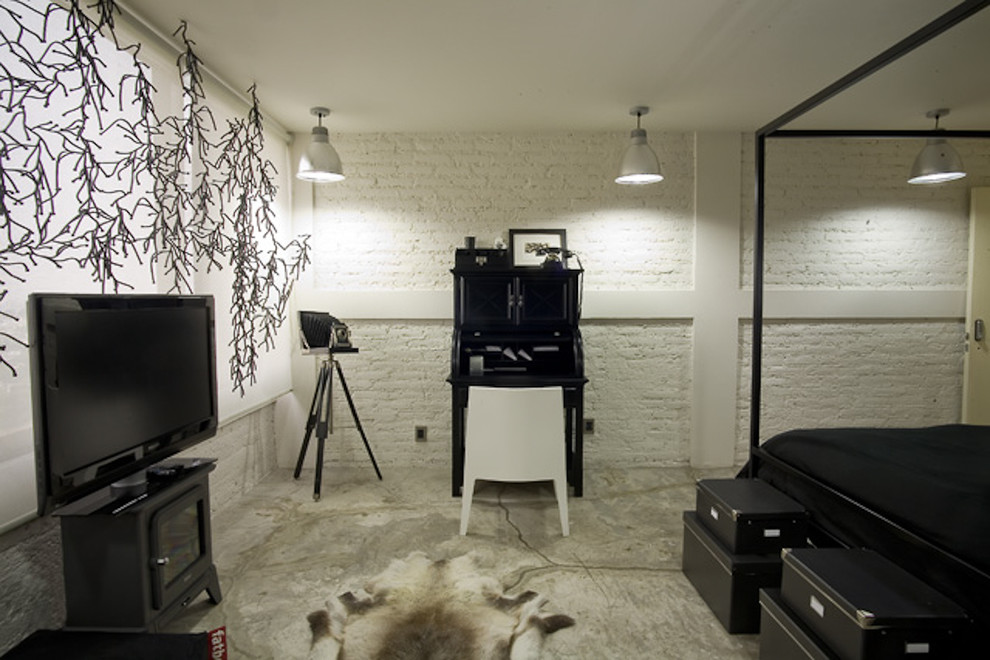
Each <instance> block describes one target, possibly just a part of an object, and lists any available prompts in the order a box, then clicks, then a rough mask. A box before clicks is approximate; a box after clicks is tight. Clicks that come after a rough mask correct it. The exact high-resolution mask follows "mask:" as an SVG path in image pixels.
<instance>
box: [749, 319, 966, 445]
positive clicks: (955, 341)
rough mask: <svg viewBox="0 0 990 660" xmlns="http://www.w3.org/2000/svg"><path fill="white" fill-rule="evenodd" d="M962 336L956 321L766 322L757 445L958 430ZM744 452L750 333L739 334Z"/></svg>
mask: <svg viewBox="0 0 990 660" xmlns="http://www.w3.org/2000/svg"><path fill="white" fill-rule="evenodd" d="M963 335H964V328H963V324H962V323H961V322H956V321H944V320H937V321H926V320H905V321H898V320H889V321H869V320H862V321H853V320H838V321H813V320H811V321H768V322H767V323H765V324H764V327H763V369H762V372H761V373H762V378H763V390H762V397H763V398H762V403H763V405H762V407H761V408H762V410H761V415H760V436H761V438H764V439H766V438H769V437H771V436H772V435H774V434H776V433H780V432H781V431H786V430H788V429H792V428H814V427H818V426H824V427H834V426H899V427H912V426H928V425H934V424H950V423H956V422H958V421H959V411H960V407H961V406H962V358H963V351H962V347H963V341H964V338H963ZM740 346H741V365H742V367H741V369H740V378H739V405H738V408H737V412H738V415H739V425H738V426H739V430H740V433H739V442H738V444H737V456H738V458H739V460H740V462H741V461H742V460H744V457H745V456H746V454H747V452H748V451H749V429H750V412H749V401H750V368H751V364H752V361H751V356H752V325H751V324H749V323H746V324H745V325H744V326H743V327H742V329H741V332H740Z"/></svg>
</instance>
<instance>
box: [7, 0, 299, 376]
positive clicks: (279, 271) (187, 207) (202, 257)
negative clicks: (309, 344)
mask: <svg viewBox="0 0 990 660" xmlns="http://www.w3.org/2000/svg"><path fill="white" fill-rule="evenodd" d="M119 13H120V10H119V8H118V7H117V5H116V4H115V2H114V1H113V0H95V2H94V3H93V4H91V5H89V6H87V7H86V8H85V10H84V8H83V7H82V6H81V5H80V2H79V0H68V1H67V2H65V3H62V4H56V3H55V2H50V3H48V4H44V3H42V2H40V1H39V0H6V1H5V2H4V4H3V7H2V8H0V222H2V225H0V230H2V231H0V314H2V315H4V316H6V317H8V318H11V319H13V318H15V316H14V314H13V313H11V312H9V311H6V310H5V309H4V307H5V306H9V305H10V301H8V300H6V299H7V297H8V294H9V292H10V288H9V287H10V285H11V283H12V282H13V281H17V282H20V283H25V282H28V281H29V278H30V274H31V271H32V270H33V269H35V268H37V267H38V266H39V265H43V264H45V265H51V266H55V267H58V268H61V267H63V266H65V265H67V264H74V265H76V266H78V267H79V268H81V269H83V270H84V271H86V272H89V273H90V276H91V277H92V279H93V281H95V282H97V283H98V284H99V285H100V287H101V290H103V291H114V292H118V291H120V290H122V289H131V288H133V287H132V286H131V285H130V284H128V283H127V282H126V281H124V280H123V279H122V277H121V276H120V275H119V273H120V271H121V264H122V263H123V262H124V261H126V260H128V259H136V260H137V261H138V262H139V263H140V262H142V261H143V258H145V257H146V259H147V262H148V267H149V268H150V269H151V272H152V276H154V273H155V272H157V271H161V272H162V273H164V275H163V277H166V278H168V291H169V292H171V293H191V292H193V275H194V274H195V273H196V272H197V271H198V270H200V269H205V270H206V271H207V272H209V271H211V270H212V269H214V268H216V269H222V268H223V267H225V266H228V267H230V268H231V269H232V272H233V276H234V286H233V287H232V292H231V300H230V305H231V307H230V309H231V314H232V318H233V324H234V328H233V340H232V341H231V350H232V357H231V359H230V373H231V380H232V382H233V388H234V390H235V391H240V393H241V394H242V395H243V394H244V386H245V384H246V383H250V384H253V383H254V382H255V374H256V369H257V363H256V360H257V357H258V349H259V348H262V349H265V350H270V349H271V348H272V347H273V346H274V339H275V334H276V332H277V330H278V329H279V327H280V326H281V324H282V323H283V321H284V319H285V317H286V307H287V303H288V298H289V294H290V293H291V290H292V285H293V283H294V282H295V281H296V280H297V279H298V277H299V275H300V274H301V272H302V270H303V269H304V268H305V267H306V266H307V265H308V263H309V237H308V236H301V237H298V238H295V239H293V240H291V241H288V242H285V243H283V242H280V241H279V238H278V236H277V231H276V224H275V212H274V208H273V201H274V199H275V197H276V194H277V192H278V186H277V184H276V183H275V176H276V175H277V172H276V170H275V167H274V165H272V163H271V162H270V161H268V160H266V159H265V158H264V157H263V155H262V151H263V148H264V132H263V119H262V115H261V112H260V103H259V101H258V98H257V95H256V93H255V88H254V87H253V86H252V87H251V88H250V89H249V90H248V92H249V94H250V101H251V107H250V108H249V110H248V113H247V116H246V117H245V118H242V119H236V120H228V127H227V130H226V132H225V133H224V134H223V135H222V136H221V137H219V138H216V137H214V136H215V135H216V134H217V132H218V131H217V127H216V122H215V121H214V118H213V113H212V111H211V109H210V107H209V105H208V104H207V99H206V94H205V92H204V90H203V76H202V71H201V67H200V60H199V58H198V57H197V55H196V52H195V50H194V45H195V44H194V42H193V41H192V40H191V39H190V38H189V37H188V36H187V31H188V27H187V25H186V24H185V23H184V22H183V23H181V24H180V26H179V28H178V29H177V30H176V31H175V36H177V37H178V38H179V39H180V40H181V42H182V45H183V50H182V52H180V54H179V56H178V58H177V61H176V64H177V68H178V75H179V80H180V84H181V86H182V92H183V99H184V101H183V102H184V106H185V107H184V108H183V112H182V115H181V116H169V117H165V118H162V119H159V117H158V116H157V114H156V111H155V107H154V103H153V101H152V94H153V91H154V90H153V87H152V85H151V82H150V80H149V78H148V75H147V67H146V65H145V64H143V63H142V62H141V60H140V58H139V51H140V45H139V44H132V45H122V44H121V43H120V42H119V41H118V39H117V35H116V33H115V31H114V17H115V16H116V15H118V14H119ZM91 16H95V18H91ZM101 37H106V38H107V39H108V40H109V41H110V42H111V44H112V46H113V47H114V48H116V49H117V51H118V52H123V53H127V54H129V61H130V67H129V70H128V71H127V72H125V73H124V74H123V75H122V76H120V77H119V80H116V79H115V80H107V78H106V76H107V66H106V64H105V63H104V62H103V60H102V58H101V56H100V52H99V47H98V46H99V44H98V42H99V40H100V38H101ZM53 102H54V103H56V105H58V104H59V103H61V104H63V105H64V104H66V103H67V104H68V106H69V107H68V109H67V110H65V111H63V112H61V113H54V112H52V111H50V110H49V111H47V112H44V111H39V108H40V109H48V108H49V106H50V105H51V104H52V103H53ZM107 145H113V147H109V146H107ZM121 145H124V146H121ZM67 194H68V195H71V198H72V202H73V203H72V204H71V206H72V208H71V210H70V211H69V212H67V211H66V210H65V205H64V201H63V202H62V203H57V202H58V200H64V198H65V196H66V195H67ZM0 339H3V340H10V341H15V342H18V343H21V344H23V343H24V341H23V339H21V338H19V337H15V336H13V335H11V334H9V333H3V335H2V336H0ZM6 350H7V347H6V344H0V365H3V366H4V367H6V371H8V372H9V373H10V374H11V375H12V376H16V375H17V373H16V371H15V369H14V367H13V365H12V364H11V363H10V362H9V361H8V360H7V359H5V351H6Z"/></svg>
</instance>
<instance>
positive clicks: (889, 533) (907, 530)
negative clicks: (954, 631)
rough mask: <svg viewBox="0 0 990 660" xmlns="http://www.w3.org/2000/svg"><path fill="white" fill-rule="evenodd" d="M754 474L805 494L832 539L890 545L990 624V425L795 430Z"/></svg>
mask: <svg viewBox="0 0 990 660" xmlns="http://www.w3.org/2000/svg"><path fill="white" fill-rule="evenodd" d="M747 472H748V473H749V474H751V475H752V476H755V477H758V478H760V479H762V480H764V481H766V482H768V483H770V484H771V485H773V486H774V487H776V488H777V489H778V490H781V491H783V492H785V493H787V494H788V495H790V496H791V497H793V498H794V499H796V500H798V501H799V502H801V503H802V504H803V505H804V506H805V507H806V508H807V509H808V510H809V512H810V513H811V516H812V526H813V529H814V530H815V532H816V533H817V534H818V535H819V540H820V542H822V543H823V544H827V543H836V544H839V545H844V546H847V547H863V548H870V549H873V550H875V551H877V552H879V553H881V554H882V555H884V556H886V557H887V558H888V559H891V560H892V561H894V562H896V563H898V564H900V565H901V566H902V567H904V568H906V569H907V570H909V571H911V572H913V573H914V574H915V575H918V576H919V577H921V578H922V579H923V580H925V581H926V582H928V583H929V584H930V585H931V586H933V587H935V588H936V589H938V590H939V591H941V592H942V593H944V594H945V595H946V596H948V597H950V598H952V599H953V600H955V601H956V603H958V604H959V605H960V606H961V607H963V608H964V609H965V610H966V611H967V612H968V613H969V614H970V616H971V617H972V618H973V620H974V621H975V622H976V623H977V624H978V625H977V626H976V628H982V629H984V630H986V629H990V426H968V425H958V424H957V425H948V426H935V427H929V428H910V429H893V428H836V429H808V430H794V431H787V432H785V433H781V434H779V435H776V436H774V437H773V438H771V439H769V440H767V441H766V442H764V443H763V444H762V445H760V446H759V447H757V448H754V449H753V458H752V460H751V463H750V466H749V469H748V470H747Z"/></svg>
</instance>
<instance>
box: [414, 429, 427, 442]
mask: <svg viewBox="0 0 990 660" xmlns="http://www.w3.org/2000/svg"><path fill="white" fill-rule="evenodd" d="M416 442H426V427H425V426H417V427H416Z"/></svg>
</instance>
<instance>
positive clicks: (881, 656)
mask: <svg viewBox="0 0 990 660" xmlns="http://www.w3.org/2000/svg"><path fill="white" fill-rule="evenodd" d="M783 563H784V568H783V576H782V582H781V597H782V598H783V601H784V603H785V604H786V605H787V606H788V607H789V608H790V609H791V611H793V612H794V613H795V614H796V615H797V616H798V617H800V618H801V620H803V621H804V622H806V623H807V624H808V627H809V628H811V629H812V630H813V631H814V632H815V633H816V634H817V635H818V636H819V637H821V638H822V640H823V641H824V642H825V643H827V644H828V645H829V647H830V648H831V649H833V650H834V651H835V652H836V653H837V654H838V655H839V657H841V658H844V659H846V660H886V659H888V658H908V659H916V658H926V659H928V660H931V659H934V658H952V659H957V658H962V657H966V656H965V655H964V654H963V644H964V643H965V641H966V637H967V636H968V634H969V632H970V631H969V629H968V626H969V622H968V619H967V617H966V615H965V613H964V612H963V610H962V609H961V608H960V607H959V606H958V605H956V604H955V603H953V602H952V601H951V600H949V599H948V598H946V597H945V596H943V595H942V594H940V593H938V592H937V591H935V590H934V589H932V588H931V587H930V586H928V585H927V584H925V583H924V582H922V581H921V580H919V579H918V578H916V577H914V576H913V575H911V574H910V573H908V572H907V571H905V570H904V569H902V568H901V567H900V566H898V565H896V564H894V563H893V562H891V561H890V560H888V559H886V558H884V557H882V556H881V555H879V554H878V553H876V552H873V551H871V550H859V549H844V548H823V549H817V548H816V549H812V548H798V549H794V550H785V551H784V552H783Z"/></svg>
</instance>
